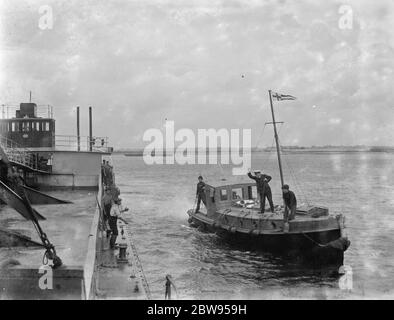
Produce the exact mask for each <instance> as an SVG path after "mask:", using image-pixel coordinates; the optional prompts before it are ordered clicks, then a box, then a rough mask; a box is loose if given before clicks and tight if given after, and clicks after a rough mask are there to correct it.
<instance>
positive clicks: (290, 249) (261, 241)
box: [189, 216, 350, 268]
mask: <svg viewBox="0 0 394 320" xmlns="http://www.w3.org/2000/svg"><path fill="white" fill-rule="evenodd" d="M189 223H190V225H191V226H193V227H196V228H198V229H199V230H200V231H202V232H214V233H216V234H217V235H218V236H220V237H221V238H223V239H224V240H225V241H226V242H227V243H228V244H230V245H233V246H236V247H242V248H244V249H247V250H262V251H267V252H272V253H276V254H280V255H282V256H286V257H288V258H292V259H295V260H298V261H300V262H302V263H304V264H308V265H311V266H313V267H321V266H334V267H336V268H339V267H340V266H342V265H343V262H344V251H345V250H346V249H347V247H348V246H349V245H350V242H349V241H348V240H347V239H346V238H344V237H341V230H340V229H334V230H326V231H317V232H306V233H290V232H289V233H283V232H281V233H277V234H253V233H243V232H238V231H236V230H235V231H230V230H227V229H225V228H222V227H220V226H216V225H212V224H209V223H207V222H206V221H202V220H200V219H198V218H196V217H194V216H190V218H189ZM338 242H339V243H340V245H338ZM332 244H333V245H332Z"/></svg>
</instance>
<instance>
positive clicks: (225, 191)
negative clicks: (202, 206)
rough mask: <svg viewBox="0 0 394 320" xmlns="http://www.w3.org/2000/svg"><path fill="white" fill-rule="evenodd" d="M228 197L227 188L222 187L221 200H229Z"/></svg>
mask: <svg viewBox="0 0 394 320" xmlns="http://www.w3.org/2000/svg"><path fill="white" fill-rule="evenodd" d="M227 199H228V196H227V189H221V190H220V200H221V201H225V200H227Z"/></svg>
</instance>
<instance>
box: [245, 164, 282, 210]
mask: <svg viewBox="0 0 394 320" xmlns="http://www.w3.org/2000/svg"><path fill="white" fill-rule="evenodd" d="M254 173H255V176H254V175H252V173H251V172H250V171H249V172H248V177H249V178H250V179H253V180H255V181H256V186H257V193H258V194H259V196H260V211H261V213H264V210H265V198H267V199H268V202H269V204H270V207H271V212H275V210H274V203H273V201H272V192H271V187H270V186H269V184H268V183H269V182H270V181H271V179H272V177H271V176H269V175H266V174H262V173H261V172H260V171H255V172H254Z"/></svg>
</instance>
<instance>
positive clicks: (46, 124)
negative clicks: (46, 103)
mask: <svg viewBox="0 0 394 320" xmlns="http://www.w3.org/2000/svg"><path fill="white" fill-rule="evenodd" d="M44 130H45V131H49V122H48V121H46V122H45V129H44Z"/></svg>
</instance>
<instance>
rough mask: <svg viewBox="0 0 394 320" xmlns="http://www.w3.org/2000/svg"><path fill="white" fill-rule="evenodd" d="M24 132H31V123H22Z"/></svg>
mask: <svg viewBox="0 0 394 320" xmlns="http://www.w3.org/2000/svg"><path fill="white" fill-rule="evenodd" d="M22 131H23V132H29V131H30V122H27V121H26V122H22Z"/></svg>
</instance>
